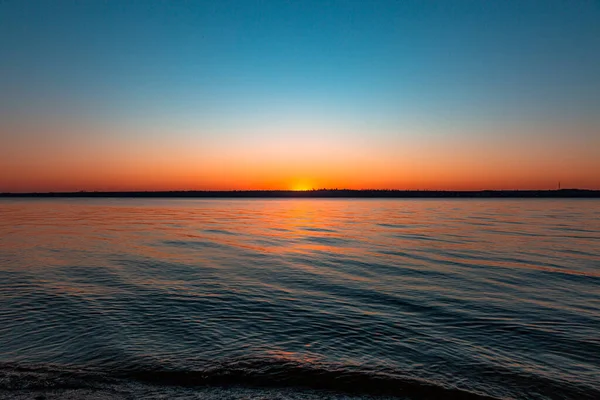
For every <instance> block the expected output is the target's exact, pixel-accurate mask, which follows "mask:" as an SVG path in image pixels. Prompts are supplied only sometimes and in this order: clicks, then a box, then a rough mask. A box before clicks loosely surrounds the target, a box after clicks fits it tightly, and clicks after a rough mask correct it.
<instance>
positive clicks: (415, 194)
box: [0, 189, 600, 198]
mask: <svg viewBox="0 0 600 400" xmlns="http://www.w3.org/2000/svg"><path fill="white" fill-rule="evenodd" d="M0 197H85V198H89V197H99V198H101V197H132V198H600V190H586V189H560V190H480V191H455V190H350V189H318V190H307V191H293V190H231V191H197V190H190V191H156V192H84V191H81V192H51V193H0Z"/></svg>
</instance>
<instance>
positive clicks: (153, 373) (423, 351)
mask: <svg viewBox="0 0 600 400" xmlns="http://www.w3.org/2000/svg"><path fill="white" fill-rule="evenodd" d="M354 396H359V397H363V398H365V397H371V396H388V397H393V396H398V397H400V398H410V399H438V398H465V399H479V398H498V399H599V398H600V201H598V200H534V199H524V200H506V199H502V200H464V199H461V200H317V199H307V200H294V199H285V200H260V199H253V200H220V199H201V200H191V199H181V200H179V199H168V200H160V199H152V200H138V199H77V200H75V199H74V200H67V199H56V200H6V199H5V200H0V397H3V398H23V399H25V398H44V397H45V398H47V399H52V398H63V397H66V398H90V399H91V398H93V399H101V398H117V399H120V398H127V399H137V398H165V399H166V398H173V397H181V398H190V399H193V398H199V399H204V398H207V399H212V398H215V399H216V398H228V399H229V398H238V397H242V398H254V397H257V398H284V399H288V398H289V399H296V398H298V399H313V398H314V399H318V398H345V397H354Z"/></svg>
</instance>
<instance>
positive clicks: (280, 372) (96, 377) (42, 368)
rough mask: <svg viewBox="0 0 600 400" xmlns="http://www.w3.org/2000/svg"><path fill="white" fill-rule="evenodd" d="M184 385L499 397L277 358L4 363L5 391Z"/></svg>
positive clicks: (0, 373) (0, 374) (1, 387)
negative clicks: (161, 364)
mask: <svg viewBox="0 0 600 400" xmlns="http://www.w3.org/2000/svg"><path fill="white" fill-rule="evenodd" d="M132 381H133V382H138V383H145V384H151V385H158V386H180V387H203V386H208V387H215V386H217V387H218V386H221V387H231V386H235V387H254V388H294V389H309V390H319V391H329V392H338V393H344V394H351V395H371V396H392V397H403V398H407V397H408V398H411V399H432V398H444V399H448V398H451V399H459V400H463V399H464V400H486V399H490V400H491V399H494V397H490V396H486V395H484V394H481V393H474V392H471V391H467V390H463V389H459V388H455V387H450V386H445V385H441V384H436V383H434V382H429V381H426V380H420V379H415V378H411V377H408V376H399V375H397V374H395V373H392V372H386V371H375V370H369V369H364V368H358V367H357V368H352V367H348V366H344V367H332V366H329V367H325V366H308V365H305V364H301V363H295V362H289V361H276V360H237V361H231V362H227V363H214V364H211V365H210V366H207V367H205V368H202V369H198V370H168V369H159V368H156V369H153V368H141V369H132V370H111V371H106V370H99V369H93V368H87V369H86V368H75V367H72V368H69V367H64V366H55V365H47V364H46V365H28V366H22V365H15V364H1V365H0V391H23V390H27V391H35V390H38V391H45V390H61V389H102V388H106V386H107V385H111V386H114V385H125V384H127V383H130V382H132Z"/></svg>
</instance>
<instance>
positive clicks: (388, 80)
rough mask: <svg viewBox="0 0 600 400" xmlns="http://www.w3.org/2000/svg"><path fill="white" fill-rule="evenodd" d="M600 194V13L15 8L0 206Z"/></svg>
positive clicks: (0, 26) (289, 6)
mask: <svg viewBox="0 0 600 400" xmlns="http://www.w3.org/2000/svg"><path fill="white" fill-rule="evenodd" d="M558 181H561V183H562V186H563V187H579V188H595V189H600V2H598V1H592V0H590V1H585V0H581V1H578V0H572V1H566V0H565V1H551V0H544V1H542V0H540V1H526V0H518V1H507V0H498V1H492V0H489V1H485V0H481V1H475V0H472V1H450V0H444V1H441V0H440V1H426V0H422V1H378V0H362V1H353V0H345V1H325V0H323V1H309V0H299V1H284V0H280V1H252V0H239V1H226V0H219V1H217V0H214V1H150V0H144V1H109V0H107V1H100V0H98V1H91V0H90V1H67V0H60V1H41V0H33V1H27V0H14V1H13V0H0V192H2V191H5V192H6V191H11V192H26V191H76V190H173V189H219V190H221V189H308V188H313V187H314V188H320V187H338V188H342V187H343V188H396V189H522V188H530V189H546V188H555V187H556V186H557V182H558Z"/></svg>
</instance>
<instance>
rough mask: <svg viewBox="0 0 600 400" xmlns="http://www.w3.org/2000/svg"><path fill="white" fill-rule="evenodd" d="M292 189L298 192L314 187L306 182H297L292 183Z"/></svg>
mask: <svg viewBox="0 0 600 400" xmlns="http://www.w3.org/2000/svg"><path fill="white" fill-rule="evenodd" d="M291 189H292V190H293V191H296V192H305V191H307V190H311V189H312V187H311V186H310V185H309V184H308V183H306V182H296V183H294V184H293V185H292V188H291Z"/></svg>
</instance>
